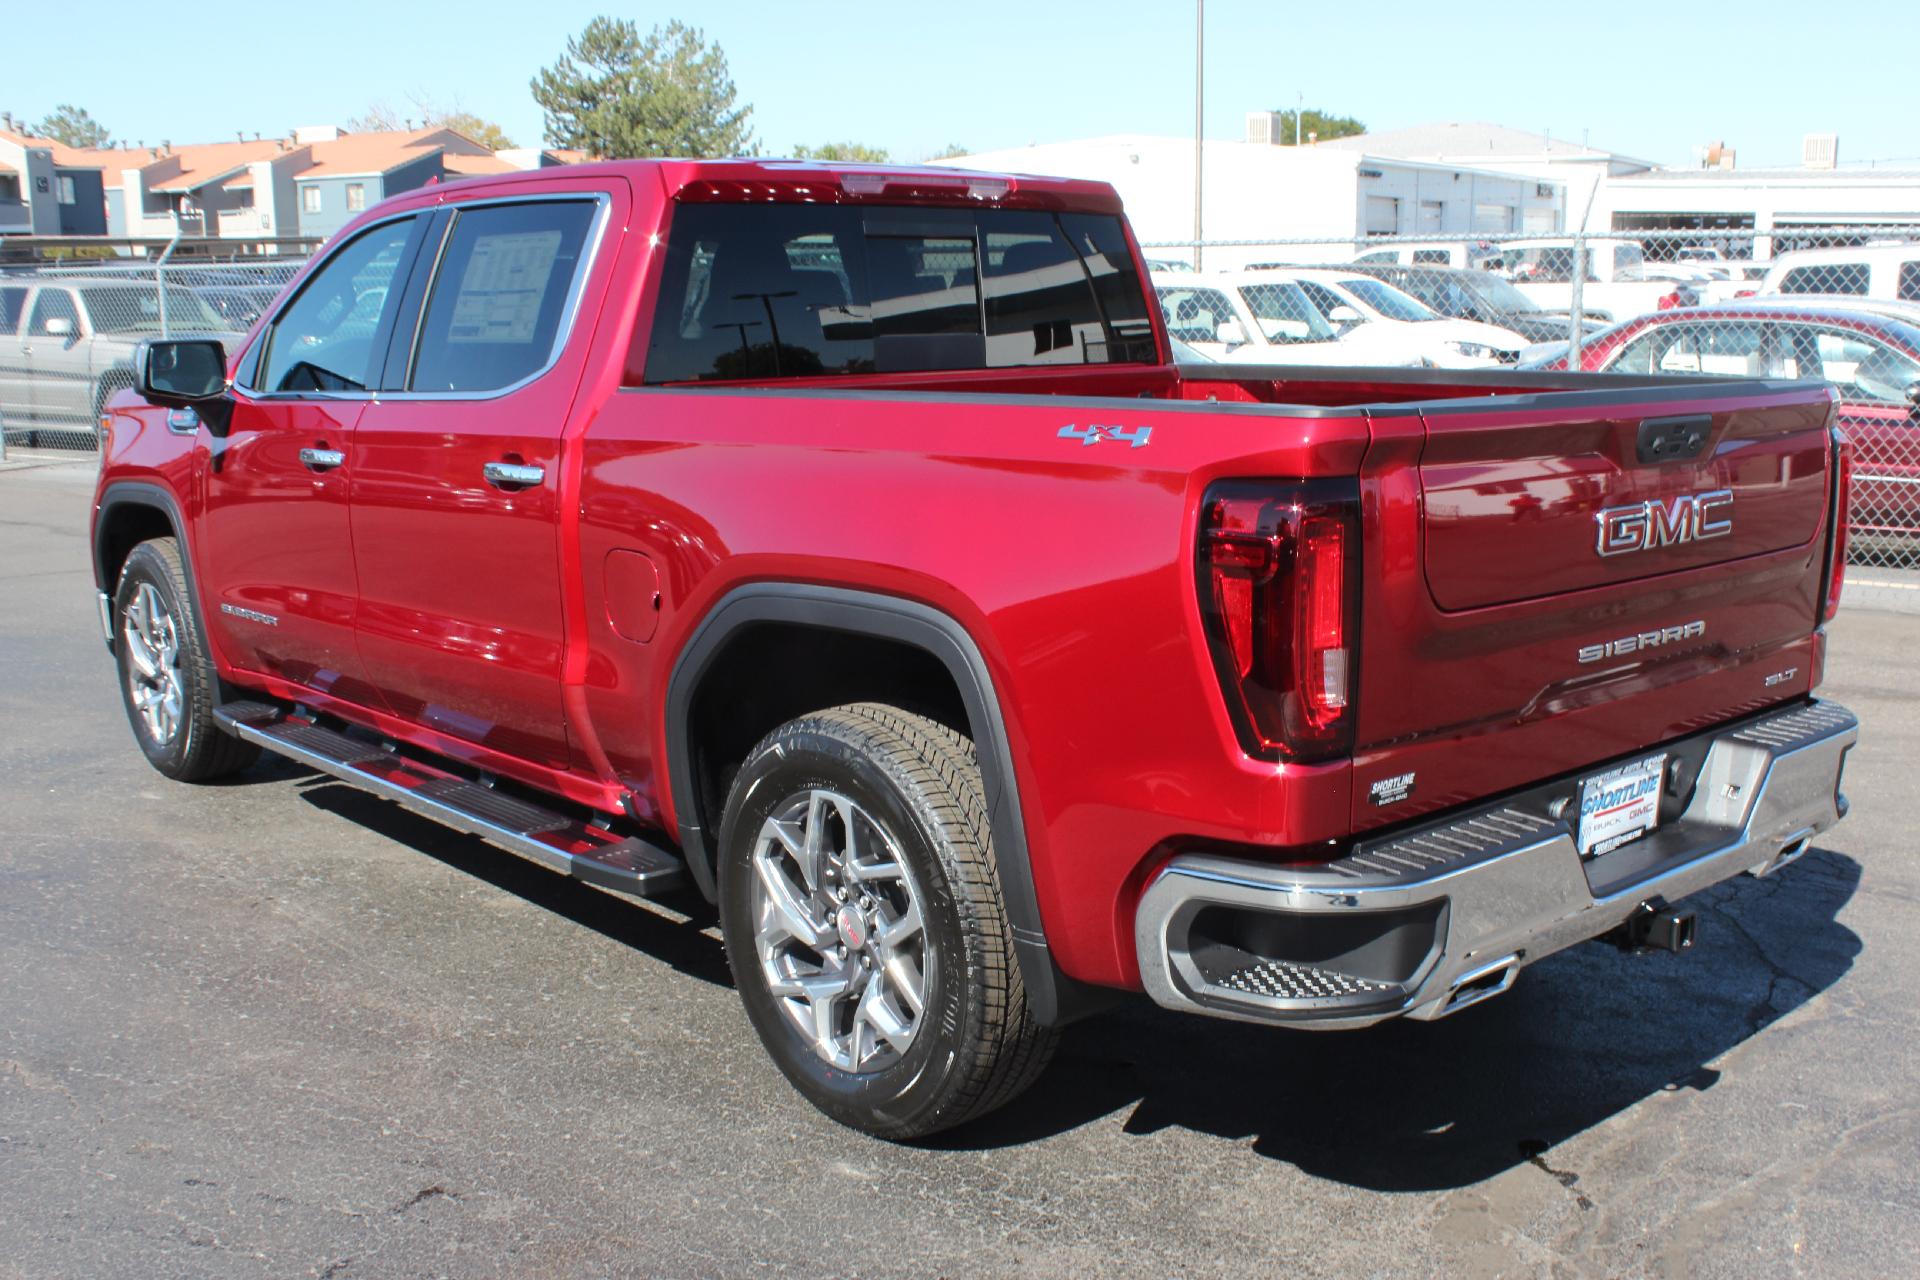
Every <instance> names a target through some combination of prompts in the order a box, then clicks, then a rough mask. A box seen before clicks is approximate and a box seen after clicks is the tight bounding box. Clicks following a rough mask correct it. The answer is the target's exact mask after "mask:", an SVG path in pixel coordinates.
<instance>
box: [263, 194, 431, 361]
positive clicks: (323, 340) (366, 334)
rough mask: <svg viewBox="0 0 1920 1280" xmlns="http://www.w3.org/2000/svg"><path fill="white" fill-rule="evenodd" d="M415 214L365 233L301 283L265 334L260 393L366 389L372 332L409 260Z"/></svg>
mask: <svg viewBox="0 0 1920 1280" xmlns="http://www.w3.org/2000/svg"><path fill="white" fill-rule="evenodd" d="M413 230H414V220H413V219H412V218H401V219H398V220H397V221H394V222H385V223H382V224H380V225H379V226H377V227H374V228H372V229H370V230H368V231H365V232H363V233H361V234H360V235H359V236H357V237H356V238H355V239H354V240H353V241H352V242H350V243H349V244H347V245H346V246H345V247H344V248H342V249H341V250H340V251H339V252H338V253H336V254H334V255H333V256H332V257H331V258H329V259H328V260H327V262H326V263H325V265H323V266H322V267H321V268H320V269H319V270H318V271H317V272H315V273H314V274H313V276H312V277H311V278H309V279H308V281H307V282H306V284H304V285H303V286H301V289H300V293H299V294H298V296H296V297H295V298H294V300H293V302H292V303H291V304H290V305H288V306H287V308H286V309H285V310H283V311H282V312H281V313H280V317H279V319H277V320H275V321H274V323H273V327H272V328H271V329H269V330H268V331H267V347H266V354H265V355H264V356H263V357H262V358H261V362H260V374H259V377H258V379H257V380H256V382H255V386H256V387H257V388H258V389H259V390H261V391H364V390H366V389H367V384H368V383H369V382H370V381H372V378H373V373H374V369H373V351H374V336H375V334H376V332H377V331H378V330H379V328H380V321H381V320H382V318H383V317H384V316H385V314H386V312H387V310H388V309H389V308H388V300H389V298H390V297H393V295H395V294H397V293H398V290H397V289H395V288H394V287H393V286H394V285H395V283H396V281H395V280H394V273H395V272H396V271H397V270H398V269H399V266H400V264H401V263H402V262H403V261H404V260H405V259H406V256H407V245H408V240H409V238H410V237H411V236H412V234H413Z"/></svg>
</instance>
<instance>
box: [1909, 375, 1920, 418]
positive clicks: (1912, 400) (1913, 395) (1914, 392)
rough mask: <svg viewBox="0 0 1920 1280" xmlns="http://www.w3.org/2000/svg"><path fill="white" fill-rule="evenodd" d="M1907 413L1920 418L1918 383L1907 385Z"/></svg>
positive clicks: (1919, 385)
mask: <svg viewBox="0 0 1920 1280" xmlns="http://www.w3.org/2000/svg"><path fill="white" fill-rule="evenodd" d="M1907 412H1908V413H1911V414H1912V415H1913V416H1914V417H1916V418H1920V382H1909V383H1908V384H1907Z"/></svg>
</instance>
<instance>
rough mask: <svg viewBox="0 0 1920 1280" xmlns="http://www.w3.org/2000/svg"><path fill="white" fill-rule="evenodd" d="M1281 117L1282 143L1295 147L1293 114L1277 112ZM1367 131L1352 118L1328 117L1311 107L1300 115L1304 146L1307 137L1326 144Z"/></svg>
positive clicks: (1301, 136)
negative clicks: (1310, 136)
mask: <svg viewBox="0 0 1920 1280" xmlns="http://www.w3.org/2000/svg"><path fill="white" fill-rule="evenodd" d="M1274 114H1275V115H1277V116H1279V117H1280V141H1281V142H1282V143H1283V144H1285V145H1286V146H1289V147H1290V146H1292V145H1293V114H1294V113H1293V112H1291V111H1276V112H1274ZM1366 131H1367V126H1366V125H1364V124H1362V123H1360V121H1358V120H1355V119H1354V118H1353V117H1352V116H1335V115H1328V114H1327V113H1326V112H1324V111H1315V110H1314V109H1313V108H1311V107H1309V108H1307V109H1306V110H1305V111H1302V112H1301V113H1300V142H1301V144H1302V145H1303V146H1304V145H1305V144H1306V141H1307V136H1308V135H1309V134H1312V135H1314V136H1315V139H1316V140H1317V141H1320V142H1325V141H1327V140H1328V139H1329V138H1353V137H1358V136H1359V135H1360V134H1363V133H1365V132H1366Z"/></svg>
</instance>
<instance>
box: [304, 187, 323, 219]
mask: <svg viewBox="0 0 1920 1280" xmlns="http://www.w3.org/2000/svg"><path fill="white" fill-rule="evenodd" d="M300 212H302V213H318V212H320V188H318V187H313V186H307V187H302V188H300Z"/></svg>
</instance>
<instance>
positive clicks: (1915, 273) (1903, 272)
mask: <svg viewBox="0 0 1920 1280" xmlns="http://www.w3.org/2000/svg"><path fill="white" fill-rule="evenodd" d="M1900 296H1901V297H1902V298H1904V299H1906V300H1907V301H1908V302H1920V262H1903V263H1901V264H1900Z"/></svg>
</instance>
